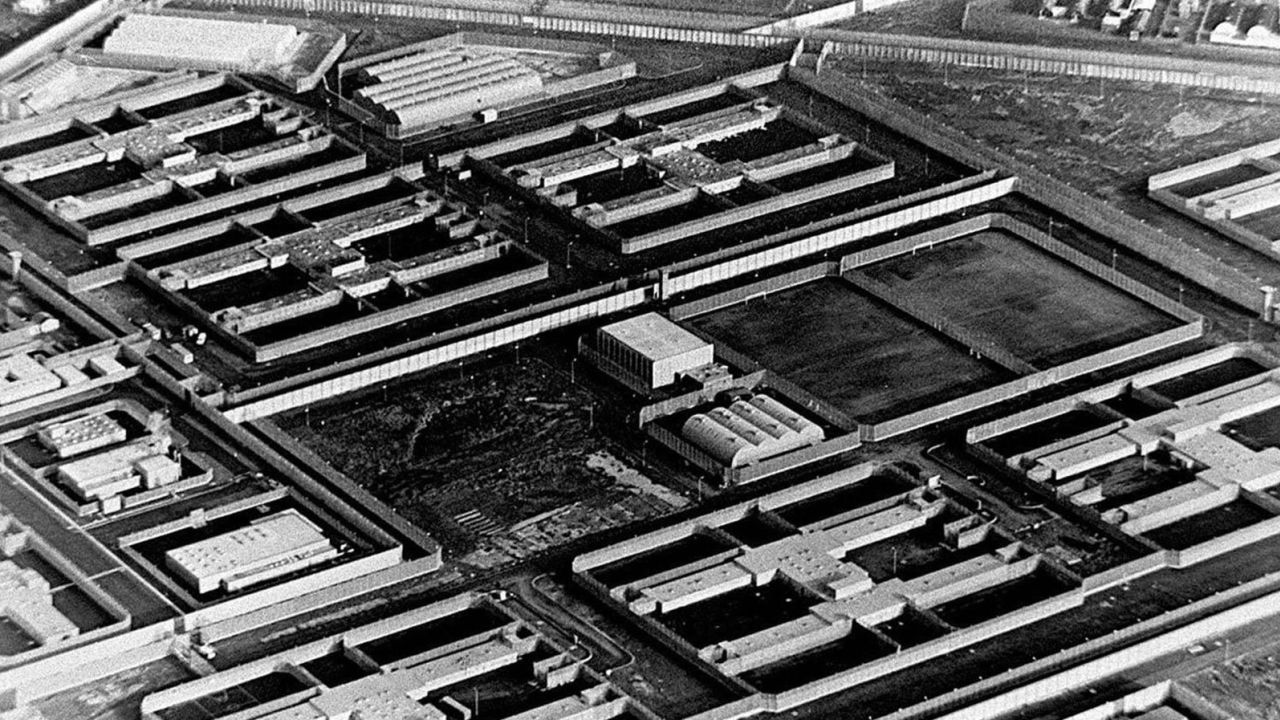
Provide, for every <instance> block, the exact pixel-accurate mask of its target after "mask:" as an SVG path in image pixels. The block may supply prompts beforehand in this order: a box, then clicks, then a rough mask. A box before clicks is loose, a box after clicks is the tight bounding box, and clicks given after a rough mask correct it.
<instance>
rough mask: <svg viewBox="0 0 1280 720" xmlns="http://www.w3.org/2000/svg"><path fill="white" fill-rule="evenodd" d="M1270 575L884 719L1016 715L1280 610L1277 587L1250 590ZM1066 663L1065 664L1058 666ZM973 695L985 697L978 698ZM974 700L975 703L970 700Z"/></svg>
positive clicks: (978, 719)
mask: <svg viewBox="0 0 1280 720" xmlns="http://www.w3.org/2000/svg"><path fill="white" fill-rule="evenodd" d="M1276 580H1277V579H1276V578H1275V577H1272V576H1268V577H1267V578H1263V579H1261V580H1260V581H1255V582H1254V583H1249V584H1248V585H1245V586H1238V587H1236V588H1233V589H1232V590H1228V591H1226V592H1224V593H1221V594H1219V595H1217V596H1214V597H1211V598H1206V599H1204V600H1200V601H1197V602H1195V603H1192V604H1191V605H1188V606H1186V607H1184V608H1180V609H1178V610H1174V611H1171V612H1169V613H1166V615H1164V616H1161V617H1158V618H1155V619H1153V620H1148V621H1145V622H1143V623H1139V624H1138V625H1135V626H1132V627H1130V628H1126V629H1125V630H1122V631H1120V632H1117V633H1113V634H1112V635H1111V636H1109V637H1105V638H1100V639H1099V640H1095V641H1091V642H1088V643H1084V644H1082V645H1077V646H1075V647H1073V648H1070V649H1068V650H1066V651H1063V652H1062V653H1058V654H1056V655H1054V656H1051V657H1048V658H1045V659H1043V660H1040V661H1037V662H1035V663H1031V664H1029V665H1025V666H1023V667H1021V668H1018V669H1016V670H1013V671H1009V672H1006V673H1002V674H1001V675H998V676H996V677H993V678H989V679H988V680H986V681H983V682H980V683H975V684H973V685H970V686H968V687H966V688H962V689H961V690H959V691H955V692H952V693H948V694H947V695H944V696H942V697H939V698H935V699H933V700H928V701H925V702H923V703H918V704H916V705H914V706H912V707H910V708H905V709H904V710H902V711H901V712H898V713H894V714H893V715H889V716H887V717H886V718H885V719H884V720H906V718H909V717H919V716H921V715H924V714H926V713H930V714H931V715H932V716H936V717H937V718H938V720H993V719H994V718H1000V717H1005V716H1009V715H1013V714H1016V713H1017V712H1019V711H1020V710H1022V709H1024V708H1027V707H1031V706H1033V705H1037V704H1039V703H1042V702H1046V701H1048V700H1051V699H1053V698H1055V697H1059V696H1061V695H1062V694H1063V693H1067V692H1071V691H1073V690H1076V689H1080V688H1084V687H1087V686H1089V685H1090V684H1092V683H1096V682H1098V681H1100V680H1103V679H1105V678H1108V677H1111V676H1114V675H1117V674H1119V673H1121V672H1124V671H1125V670H1127V669H1129V668H1133V667H1136V666H1138V665H1141V664H1142V663H1144V662H1147V661H1149V660H1152V659H1154V658H1157V657H1159V656H1161V655H1165V654H1169V653H1175V652H1180V651H1182V650H1184V649H1185V648H1186V647H1187V646H1188V645H1191V644H1194V643H1196V642H1198V641H1201V640H1204V639H1206V638H1210V637H1213V636H1215V635H1219V634H1221V633H1224V632H1228V631H1230V630H1232V629H1235V628H1238V627H1241V626H1243V625H1247V624H1249V623H1251V622H1255V621H1257V620H1261V619H1264V618H1269V617H1273V616H1274V615H1275V614H1276V612H1277V611H1280V592H1275V591H1271V592H1268V593H1266V594H1262V595H1261V596H1256V595H1257V590H1258V587H1259V586H1260V585H1261V586H1266V585H1271V586H1274V585H1275V584H1276ZM1250 595H1255V597H1252V598H1250V599H1247V600H1245V601H1243V602H1241V600H1240V599H1241V598H1246V597H1249V596H1250ZM1237 603H1238V604H1237ZM1233 606H1234V607H1233ZM1208 608H1213V610H1214V613H1213V614H1211V615H1209V616H1208V617H1203V618H1202V619H1194V620H1191V621H1190V622H1188V620H1189V619H1190V618H1195V617H1196V616H1198V615H1203V613H1204V612H1205V610H1206V609H1208ZM1173 627H1177V628H1178V630H1177V632H1168V630H1170V629H1172V628H1173ZM1151 635H1154V636H1153V637H1149V638H1148V639H1142V640H1140V641H1138V642H1136V643H1134V644H1132V645H1129V646H1128V647H1124V649H1122V650H1115V648H1120V647H1123V646H1124V645H1126V644H1127V643H1126V642H1125V641H1126V640H1128V639H1129V638H1144V637H1145V636H1151ZM1108 649H1111V650H1112V652H1109V653H1108V654H1105V655H1103V656H1101V657H1097V658H1096V659H1092V660H1086V658H1089V657H1091V656H1096V655H1097V653H1098V651H1099V650H1103V651H1106V650H1108ZM1082 661H1084V662H1082ZM1068 667H1069V668H1071V669H1063V668H1068ZM1053 670H1059V671H1058V672H1055V673H1053V674H1050V675H1048V676H1047V677H1046V676H1044V673H1045V672H1046V671H1053ZM1037 675H1038V676H1041V679H1038V680H1033V681H1032V682H1029V683H1027V684H1025V685H1022V686H1020V687H1017V688H1015V689H1012V690H1008V691H1005V692H1001V693H999V694H995V695H993V694H992V689H994V688H996V687H999V686H1001V685H1005V686H1007V685H1008V683H1010V682H1014V681H1015V678H1030V677H1035V676H1037ZM979 698H985V699H981V700H979ZM975 700H977V702H974V701H975Z"/></svg>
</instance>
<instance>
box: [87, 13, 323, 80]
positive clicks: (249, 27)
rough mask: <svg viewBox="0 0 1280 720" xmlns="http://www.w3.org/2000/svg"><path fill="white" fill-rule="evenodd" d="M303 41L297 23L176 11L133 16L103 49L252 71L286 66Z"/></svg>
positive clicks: (111, 36) (113, 34)
mask: <svg viewBox="0 0 1280 720" xmlns="http://www.w3.org/2000/svg"><path fill="white" fill-rule="evenodd" d="M300 42H301V39H300V37H299V34H298V29H297V28H295V27H294V26H292V25H277V24H273V23H248V22H241V21H239V20H216V19H212V18H202V17H185V16H176V15H152V14H147V13H137V14H133V15H129V16H128V17H126V18H125V19H124V21H123V22H121V23H120V26H119V27H117V28H116V29H115V31H114V32H112V33H111V34H110V35H109V36H107V39H106V41H105V42H104V43H103V46H102V48H103V50H104V51H105V52H108V53H116V54H120V55H141V56H146V57H162V58H168V59H170V60H178V61H187V62H196V63H204V64H210V65H213V66H219V65H221V66H226V67H228V68H239V69H242V70H249V69H252V68H257V67H264V66H266V67H271V66H275V65H281V64H283V63H284V62H286V61H287V60H288V58H289V57H290V56H291V55H293V53H294V52H296V46H297V45H298V44H299V43H300Z"/></svg>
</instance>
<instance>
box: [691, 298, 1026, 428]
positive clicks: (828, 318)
mask: <svg viewBox="0 0 1280 720" xmlns="http://www.w3.org/2000/svg"><path fill="white" fill-rule="evenodd" d="M692 323H693V325H695V326H696V327H698V328H699V329H701V330H703V331H705V332H707V333H710V334H711V335H712V336H714V337H715V338H716V339H718V340H722V341H724V342H725V343H727V344H728V345H729V346H730V347H732V348H734V349H735V350H738V351H740V352H744V353H746V354H747V355H749V356H750V357H752V358H755V359H756V360H758V361H759V362H760V363H762V364H763V365H764V366H765V367H768V368H769V369H771V370H773V371H775V372H777V373H779V374H780V375H783V376H786V377H787V378H789V379H791V380H793V381H794V382H796V383H797V384H799V385H801V386H802V387H804V388H805V389H806V390H809V391H810V392H812V393H814V394H815V395H818V396H820V397H822V398H825V399H827V400H829V401H830V402H832V403H833V404H834V405H836V406H837V407H839V408H840V409H842V410H844V411H846V412H848V413H850V414H851V415H853V416H855V417H858V418H860V419H869V418H875V417H879V416H885V417H892V416H895V415H902V414H905V413H907V412H910V411H912V410H917V409H920V408H921V407H926V406H928V405H931V404H934V403H938V402H942V401H944V400H948V399H952V398H956V397H960V396H962V395H965V394H968V393H971V392H975V391H977V390H981V389H983V388H986V387H990V386H992V385H995V384H997V383H999V382H1001V381H1003V380H1005V379H1007V378H1008V374H1007V373H1006V372H1005V371H1004V370H1001V369H1000V368H998V367H996V366H995V365H991V364H988V363H986V362H983V361H981V360H978V359H976V358H974V357H972V356H970V355H969V354H968V353H966V352H965V351H964V350H963V349H962V348H960V347H959V346H957V345H953V344H952V343H951V342H949V341H948V340H946V339H944V338H943V337H942V336H940V335H937V334H936V333H934V332H933V331H932V330H930V329H928V328H926V327H923V326H921V325H919V324H917V323H915V322H914V321H912V320H911V319H909V318H907V317H906V316H904V315H901V314H899V313H898V312H897V311H895V310H893V309H891V308H889V307H887V306H885V305H883V304H882V303H880V302H878V301H876V300H873V299H871V298H869V297H867V296H865V295H863V294H861V293H859V292H858V291H856V290H855V289H854V288H853V287H852V286H850V285H849V284H848V283H845V282H843V281H841V280H836V279H832V278H827V279H823V280H819V281H817V282H813V283H809V284H807V285H802V286H800V287H797V288H791V289H789V290H784V291H782V292H779V293H776V294H774V295H770V296H768V297H766V298H762V299H759V300H752V301H751V302H749V303H745V304H741V305H735V306H733V307H729V308H725V309H723V310H719V311H716V312H714V313H710V314H708V315H704V316H702V317H699V318H695V319H694V320H693V321H692Z"/></svg>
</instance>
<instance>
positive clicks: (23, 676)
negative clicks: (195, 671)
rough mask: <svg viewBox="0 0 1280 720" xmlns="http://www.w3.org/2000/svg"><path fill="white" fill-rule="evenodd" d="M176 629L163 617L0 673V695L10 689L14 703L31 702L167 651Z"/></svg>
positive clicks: (132, 665)
mask: <svg viewBox="0 0 1280 720" xmlns="http://www.w3.org/2000/svg"><path fill="white" fill-rule="evenodd" d="M175 632H176V628H175V623H174V622H173V621H166V622H161V623H156V624H155V625H148V626H146V627H143V628H139V629H137V630H133V631H131V632H127V633H123V634H121V635H116V636H115V637H110V638H105V639H103V640H99V641H98V642H95V643H93V644H92V645H85V646H83V647H78V648H75V649H73V650H68V651H67V652H64V653H59V654H57V655H54V656H52V657H48V658H45V659H43V660H37V661H35V662H32V663H28V664H26V665H23V666H21V667H17V668H13V669H12V670H6V671H4V672H2V673H0V696H3V695H4V693H5V692H6V691H12V692H13V694H14V699H15V701H16V702H17V704H19V705H21V704H24V703H31V702H35V701H36V700H39V699H41V698H45V697H49V696H50V695H54V694H56V693H59V692H62V691H63V690H66V689H68V688H72V687H75V686H77V685H81V684H84V683H89V682H93V681H94V680H97V679H99V678H104V677H107V676H109V675H113V674H115V673H117V672H120V671H122V670H127V669H129V668H131V667H136V666H138V665H141V664H143V663H148V662H152V661H155V660H159V659H160V658H162V657H164V656H166V655H168V654H169V645H170V643H171V641H172V639H173V637H174V634H175Z"/></svg>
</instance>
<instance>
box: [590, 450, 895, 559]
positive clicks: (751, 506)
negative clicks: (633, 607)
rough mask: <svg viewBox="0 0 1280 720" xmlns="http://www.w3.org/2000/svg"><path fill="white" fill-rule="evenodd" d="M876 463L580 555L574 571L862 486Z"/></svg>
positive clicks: (832, 474)
mask: <svg viewBox="0 0 1280 720" xmlns="http://www.w3.org/2000/svg"><path fill="white" fill-rule="evenodd" d="M876 467H877V466H876V464H875V463H862V464H859V465H856V466H854V467H850V468H845V469H844V470H840V471H838V472H835V473H831V474H829V475H824V476H823V477H820V478H817V479H815V480H810V481H808V482H804V483H800V484H798V485H795V486H793V487H790V488H787V489H785V490H778V491H776V492H772V493H769V494H767V495H763V496H761V497H759V498H757V499H755V500H746V501H743V502H740V503H736V504H734V505H731V506H729V507H727V508H724V509H721V510H716V511H713V512H710V513H706V514H704V515H699V516H698V517H695V518H690V519H688V520H685V521H682V522H679V523H675V524H673V525H669V526H667V527H664V528H661V529H658V530H654V531H652V532H648V533H645V534H644V535H640V536H638V537H635V538H631V539H629V540H623V541H622V542H618V543H615V544H613V545H610V546H609V547H606V548H601V549H599V550H595V551H592V552H588V553H583V554H582V555H578V556H577V557H575V558H574V559H573V571H574V572H575V573H583V572H587V571H589V570H591V569H593V568H598V567H600V566H602V565H608V564H609V563H612V562H615V561H618V560H622V559H623V558H627V557H630V556H631V555H636V554H639V553H642V552H645V551H646V550H652V549H654V548H658V547H661V546H663V545H669V544H671V543H673V542H675V541H677V540H679V539H681V538H684V537H687V536H689V535H690V534H692V533H693V531H694V530H695V529H697V528H699V527H718V526H720V525H726V524H728V523H731V522H733V521H735V520H740V519H741V518H743V517H746V516H747V515H748V514H749V513H750V512H752V511H753V510H755V509H756V508H757V507H759V508H760V509H762V510H772V509H774V508H779V507H783V506H786V505H791V504H794V503H797V502H800V501H801V500H805V499H807V498H811V497H814V496H816V495H821V494H822V493H825V492H828V491H830V490H834V489H836V488H839V487H843V486H844V485H848V484H850V483H854V482H859V481H861V480H865V479H866V478H868V477H870V476H871V474H872V473H873V472H875V469H876Z"/></svg>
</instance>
